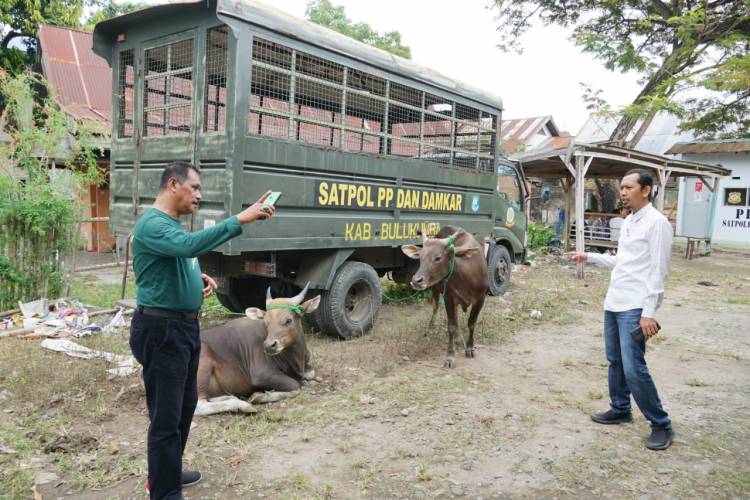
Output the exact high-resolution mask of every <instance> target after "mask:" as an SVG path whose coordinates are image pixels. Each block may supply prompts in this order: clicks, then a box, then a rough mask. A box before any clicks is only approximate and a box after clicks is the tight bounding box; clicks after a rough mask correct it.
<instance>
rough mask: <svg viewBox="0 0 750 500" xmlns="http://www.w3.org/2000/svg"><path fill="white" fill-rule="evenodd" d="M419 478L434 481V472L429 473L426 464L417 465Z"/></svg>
mask: <svg viewBox="0 0 750 500" xmlns="http://www.w3.org/2000/svg"><path fill="white" fill-rule="evenodd" d="M417 479H418V480H420V481H432V474H430V473H429V471H428V470H427V466H426V465H425V464H419V465H417Z"/></svg>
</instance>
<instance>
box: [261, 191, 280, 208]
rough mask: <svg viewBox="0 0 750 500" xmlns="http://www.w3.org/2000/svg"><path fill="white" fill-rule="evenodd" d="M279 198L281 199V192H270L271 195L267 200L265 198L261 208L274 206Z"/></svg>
mask: <svg viewBox="0 0 750 500" xmlns="http://www.w3.org/2000/svg"><path fill="white" fill-rule="evenodd" d="M279 198H281V191H271V194H269V195H268V198H266V201H265V202H264V203H263V207H269V206H273V205H275V204H276V202H277V201H279Z"/></svg>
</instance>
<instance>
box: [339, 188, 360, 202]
mask: <svg viewBox="0 0 750 500" xmlns="http://www.w3.org/2000/svg"><path fill="white" fill-rule="evenodd" d="M345 186H346V194H347V199H346V205H347V206H352V202H353V201H354V198H355V196H357V187H356V186H354V185H352V184H345ZM342 198H343V196H342Z"/></svg>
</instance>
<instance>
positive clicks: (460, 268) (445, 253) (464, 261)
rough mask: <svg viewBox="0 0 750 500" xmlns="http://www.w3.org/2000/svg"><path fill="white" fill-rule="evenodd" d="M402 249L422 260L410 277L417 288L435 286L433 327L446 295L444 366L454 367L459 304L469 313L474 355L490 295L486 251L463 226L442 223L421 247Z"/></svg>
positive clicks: (471, 353) (468, 354)
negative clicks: (476, 331) (479, 322)
mask: <svg viewBox="0 0 750 500" xmlns="http://www.w3.org/2000/svg"><path fill="white" fill-rule="evenodd" d="M401 250H402V251H403V252H404V253H405V254H406V255H407V256H408V257H410V258H412V259H418V260H419V269H418V270H417V272H416V273H415V274H414V276H413V277H412V279H411V286H412V288H414V289H416V290H426V289H427V288H432V293H433V304H432V318H431V319H430V327H431V326H432V324H433V321H434V320H435V314H436V313H437V310H438V305H439V298H440V295H441V294H443V295H444V296H445V297H444V300H445V311H446V313H447V315H448V355H447V358H446V360H445V363H444V364H443V366H444V367H445V368H453V367H455V365H456V362H455V350H454V347H453V338H454V337H455V335H456V332H457V331H458V321H457V317H456V307H458V306H461V308H462V309H463V311H464V312H466V310H467V308H468V307H469V306H471V312H470V313H469V339H468V341H467V342H466V349H465V354H466V357H467V358H473V357H474V326H475V325H476V323H477V317H478V316H479V311H481V310H482V306H483V305H484V299H485V297H486V296H487V286H488V275H487V262H486V261H485V260H484V252H483V251H482V247H481V246H480V245H479V243H478V242H477V240H476V238H474V236H472V235H471V234H469V233H467V232H466V231H464V230H463V229H461V228H455V227H452V226H443V228H442V229H441V230H440V232H439V233H438V234H437V236H436V237H435V238H429V239H428V238H426V237H425V236H424V235H422V248H420V247H418V246H416V245H403V246H402V247H401Z"/></svg>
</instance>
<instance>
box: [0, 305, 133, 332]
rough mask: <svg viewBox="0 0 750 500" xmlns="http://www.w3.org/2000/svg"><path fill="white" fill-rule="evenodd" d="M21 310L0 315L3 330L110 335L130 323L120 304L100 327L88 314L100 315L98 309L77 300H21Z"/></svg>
mask: <svg viewBox="0 0 750 500" xmlns="http://www.w3.org/2000/svg"><path fill="white" fill-rule="evenodd" d="M18 310H19V311H20V312H18V313H16V314H13V315H12V316H10V317H6V318H0V330H12V329H13V328H22V329H24V330H28V331H27V332H25V334H24V335H20V336H19V337H20V338H24V339H40V338H53V339H60V338H65V337H76V338H80V337H85V336H87V335H91V334H94V333H104V334H111V333H113V332H114V331H115V329H116V328H118V327H124V326H128V325H129V321H128V320H126V319H125V317H124V314H126V310H125V309H124V308H122V307H121V308H119V310H117V313H116V314H115V316H114V317H113V318H112V319H111V320H110V321H109V322H108V323H107V324H106V325H105V326H103V327H100V326H99V325H97V324H96V323H93V322H91V321H90V317H89V316H94V315H97V312H90V311H89V309H88V308H87V307H86V306H84V305H83V304H81V303H80V302H79V301H77V300H74V299H59V300H57V301H55V302H54V303H53V304H51V305H50V304H49V302H48V300H47V299H37V300H34V301H32V302H26V303H22V302H20V301H19V303H18ZM127 312H130V311H127Z"/></svg>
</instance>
